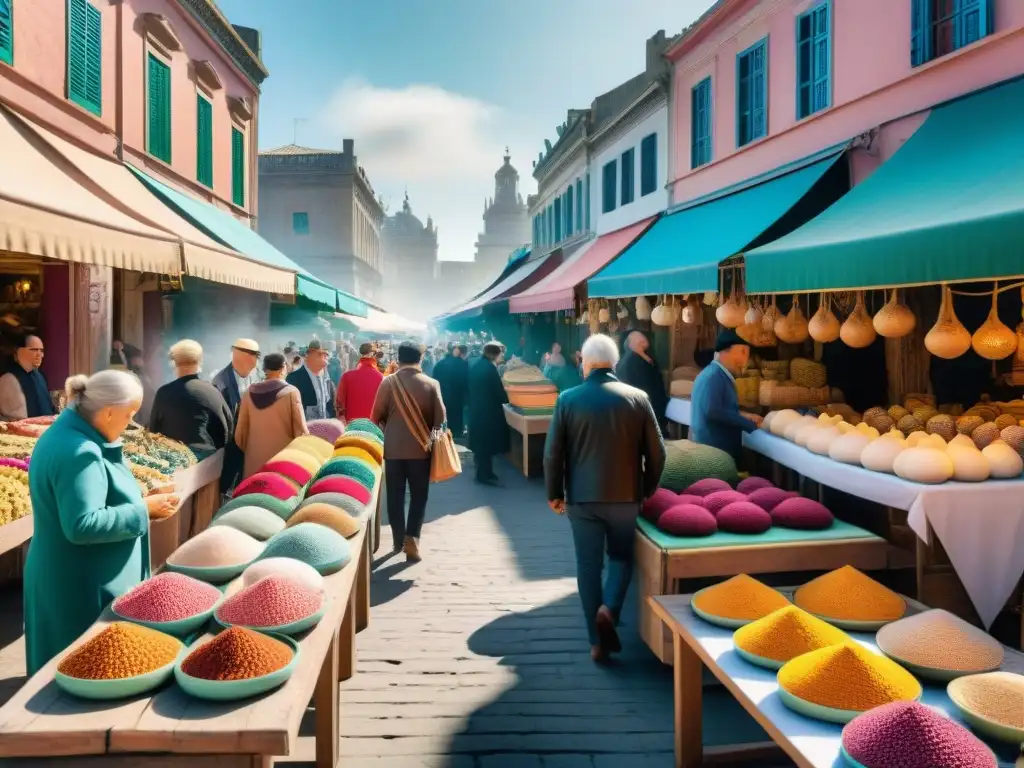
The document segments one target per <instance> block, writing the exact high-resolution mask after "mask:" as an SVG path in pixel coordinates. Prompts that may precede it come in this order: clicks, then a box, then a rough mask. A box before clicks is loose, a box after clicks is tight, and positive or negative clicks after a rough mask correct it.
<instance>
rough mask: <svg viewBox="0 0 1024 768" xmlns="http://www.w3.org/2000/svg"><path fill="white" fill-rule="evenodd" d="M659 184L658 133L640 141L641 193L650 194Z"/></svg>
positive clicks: (642, 194)
mask: <svg viewBox="0 0 1024 768" xmlns="http://www.w3.org/2000/svg"><path fill="white" fill-rule="evenodd" d="M657 186H658V134H656V133H652V134H650V135H649V136H645V137H644V140H643V141H641V142H640V195H641V197H642V196H644V195H649V194H651V192H653V191H654V190H655V188H656V187H657Z"/></svg>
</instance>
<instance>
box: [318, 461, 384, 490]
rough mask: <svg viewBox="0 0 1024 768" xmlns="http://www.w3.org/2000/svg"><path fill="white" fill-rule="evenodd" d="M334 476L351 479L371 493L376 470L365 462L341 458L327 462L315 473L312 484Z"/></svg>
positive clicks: (375, 480) (375, 478) (375, 479)
mask: <svg viewBox="0 0 1024 768" xmlns="http://www.w3.org/2000/svg"><path fill="white" fill-rule="evenodd" d="M335 475H340V476H341V477H351V478H352V479H353V480H355V481H357V482H358V483H359V484H360V485H362V486H363V487H364V488H366V490H368V491H370V492H373V487H374V485H375V484H376V482H377V472H376V470H375V469H374V468H373V467H371V465H369V464H367V463H366V462H365V461H361V460H359V459H355V458H352V457H351V456H343V457H341V458H340V459H331V460H330V461H328V462H327V463H326V464H324V465H323V467H321V468H320V471H319V472H317V474H316V477H315V478H314V482H316V481H318V480H322V479H323V478H325V477H332V476H335Z"/></svg>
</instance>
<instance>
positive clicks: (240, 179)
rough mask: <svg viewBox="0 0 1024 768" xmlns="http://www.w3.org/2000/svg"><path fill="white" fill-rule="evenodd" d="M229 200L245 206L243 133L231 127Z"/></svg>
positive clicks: (242, 206)
mask: <svg viewBox="0 0 1024 768" xmlns="http://www.w3.org/2000/svg"><path fill="white" fill-rule="evenodd" d="M231 201H232V202H233V203H234V204H235V205H237V206H239V207H241V208H244V207H245V134H244V133H242V132H241V131H240V130H238V129H237V128H232V129H231Z"/></svg>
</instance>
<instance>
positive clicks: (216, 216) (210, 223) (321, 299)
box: [128, 165, 368, 317]
mask: <svg viewBox="0 0 1024 768" xmlns="http://www.w3.org/2000/svg"><path fill="white" fill-rule="evenodd" d="M128 168H129V169H131V171H132V172H134V173H135V175H136V176H138V177H139V179H140V180H141V181H142V183H143V184H145V185H146V186H147V187H148V188H149V189H150V190H151V191H152V192H153V194H155V195H156V196H157V197H158V198H160V199H161V200H162V201H163V202H164V203H166V204H167V205H169V206H170V207H171V208H173V209H174V210H176V211H177V212H178V213H179V214H180V215H182V216H184V217H185V218H186V219H188V220H189V221H190V222H192V224H194V225H195V226H197V227H199V228H200V229H201V230H203V231H204V232H206V233H207V234H208V235H209V236H210V237H213V238H216V239H217V240H219V241H220V242H222V243H224V244H225V245H227V246H229V247H231V248H234V249H235V250H236V251H238V252H239V253H241V254H244V255H245V256H248V257H249V258H250V259H254V260H256V261H260V262H263V263H264V264H268V265H270V266H273V267H280V268H282V269H290V270H292V271H294V272H295V273H296V275H295V293H296V294H298V295H299V296H303V297H305V298H306V299H308V300H310V301H312V302H315V303H317V304H322V305H323V306H325V307H327V308H328V309H331V310H337V311H340V312H345V313H347V314H350V315H356V316H358V317H366V315H367V312H368V307H367V305H366V302H364V301H362V300H360V299H357V298H356V297H355V296H351V295H350V294H348V293H345V292H344V291H339V290H337V289H336V288H334V287H332V286H330V285H328V284H327V283H325V282H324V281H323V280H321V279H319V278H318V277H315V276H314V275H311V274H310V273H309V272H307V271H306V270H305V269H303V268H302V267H300V266H299V265H298V264H296V263H295V262H294V261H292V260H291V259H289V258H288V257H287V256H285V255H284V254H283V253H281V251H279V250H277V248H275V247H274V246H273V245H271V244H270V243H268V242H267V241H266V240H264V239H263V238H262V237H260V235H259V234H258V233H257V232H255V231H254V230H253V229H252V228H250V227H247V226H246V225H245V224H243V223H242V222H240V221H239V220H238V219H236V218H235V217H234V216H232V215H231V214H229V213H225V212H224V211H221V210H218V209H217V208H214V207H213V206H212V205H209V204H208V203H204V202H202V201H200V200H195V199H193V198H191V197H189V196H188V195H186V194H183V193H181V192H179V191H178V190H176V189H173V188H171V187H169V186H167V185H166V184H164V183H163V182H160V181H157V180H156V179H154V178H153V177H152V176H149V175H148V174H146V173H144V172H142V171H140V170H139V169H138V168H135V167H134V166H131V165H129V166H128Z"/></svg>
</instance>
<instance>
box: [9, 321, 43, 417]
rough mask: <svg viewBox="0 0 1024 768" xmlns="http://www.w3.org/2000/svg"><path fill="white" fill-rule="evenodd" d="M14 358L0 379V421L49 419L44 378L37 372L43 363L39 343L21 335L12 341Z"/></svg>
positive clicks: (36, 337) (35, 338)
mask: <svg viewBox="0 0 1024 768" xmlns="http://www.w3.org/2000/svg"><path fill="white" fill-rule="evenodd" d="M16 344H17V346H16V347H15V350H14V357H13V358H12V359H11V360H10V361H9V362H8V364H7V368H6V370H5V371H4V374H3V375H2V376H0V418H2V419H3V420H4V421H17V420H18V419H32V418H35V417H37V416H53V415H54V413H55V412H56V411H55V409H54V407H53V400H51V399H50V390H49V389H48V388H47V386H46V379H45V378H43V374H42V373H40V371H39V367H40V366H41V365H42V364H43V354H44V348H43V340H42V339H41V338H39V337H38V336H36V335H35V334H31V333H29V334H24V335H22V336H21V337H19V339H18V341H17V342H16Z"/></svg>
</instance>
